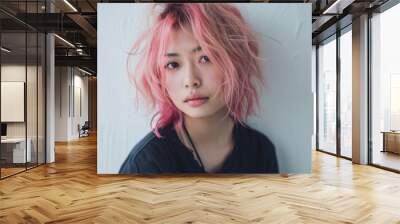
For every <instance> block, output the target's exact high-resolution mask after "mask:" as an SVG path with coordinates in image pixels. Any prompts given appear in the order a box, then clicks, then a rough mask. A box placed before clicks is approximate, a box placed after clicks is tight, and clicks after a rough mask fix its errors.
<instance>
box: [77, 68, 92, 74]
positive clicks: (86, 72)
mask: <svg viewBox="0 0 400 224" xmlns="http://www.w3.org/2000/svg"><path fill="white" fill-rule="evenodd" d="M78 70H79V71H81V72H83V73H85V74H88V75H90V76H91V75H92V73H90V72H88V71H86V70H83V69H81V68H79V67H78Z"/></svg>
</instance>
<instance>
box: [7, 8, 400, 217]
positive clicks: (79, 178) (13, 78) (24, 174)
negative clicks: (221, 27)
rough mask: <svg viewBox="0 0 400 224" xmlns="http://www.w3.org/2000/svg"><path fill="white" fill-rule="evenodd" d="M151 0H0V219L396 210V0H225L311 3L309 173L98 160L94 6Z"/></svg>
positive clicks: (399, 84) (399, 102)
mask: <svg viewBox="0 0 400 224" xmlns="http://www.w3.org/2000/svg"><path fill="white" fill-rule="evenodd" d="M154 2H157V1H130V0H2V1H0V47H1V50H0V52H1V53H0V83H1V85H0V112H1V113H0V124H1V144H0V201H1V203H0V223H58V222H60V223H81V222H88V223H115V222H122V223H400V213H399V209H400V200H397V199H398V198H400V191H399V189H400V176H399V175H400V65H399V63H398V52H400V42H399V41H398V40H400V31H399V29H398V24H399V22H400V2H399V1H397V0H291V1H274V0H266V1H259V0H254V1H230V3H234V2H235V3H238V2H241V3H246V4H294V5H295V4H306V5H308V6H309V11H310V13H311V14H312V15H311V18H312V19H311V21H310V23H311V26H312V30H311V33H310V34H309V35H310V38H311V40H312V42H311V43H310V45H309V46H308V47H310V48H312V54H311V55H309V57H310V58H311V62H312V63H311V70H312V72H311V74H310V77H311V78H310V80H311V82H312V84H311V90H310V92H311V94H312V98H313V119H312V120H313V121H312V122H313V123H312V127H313V133H312V139H311V142H312V147H311V148H310V149H309V150H310V152H311V172H310V173H301V174H300V173H279V174H223V175H222V174H216V173H211V174H210V173H209V174H208V175H201V174H197V175H196V174H182V175H173V174H169V175H146V174H141V175H110V174H101V173H100V174H99V172H98V171H99V167H98V163H99V158H100V157H99V154H98V148H99V142H100V141H103V140H104V139H101V138H100V137H99V136H102V135H101V132H103V133H106V131H107V130H106V129H104V126H101V121H100V120H98V116H97V115H98V114H101V112H102V111H98V108H101V106H104V105H101V104H102V103H103V102H104V99H103V101H102V98H101V97H98V95H97V94H98V89H97V83H98V81H97V80H98V79H100V78H101V76H100V75H99V77H98V74H99V70H98V61H97V60H98V55H97V48H98V43H97V41H98V39H97V38H98V37H99V33H100V32H101V27H98V19H99V18H98V14H97V13H98V6H99V5H100V4H151V3H154ZM213 2H214V3H218V4H229V3H227V1H213ZM164 3H165V2H164ZM192 4H193V3H192ZM284 19H285V18H277V20H276V23H279V20H284ZM127 23H128V22H127ZM133 29H134V28H133ZM124 38H128V37H124ZM276 41H277V42H279V40H276ZM99 49H102V48H100V46H99ZM106 53H107V52H100V51H99V54H103V55H104V54H106ZM108 60H109V62H110V63H113V60H114V59H113V58H109V59H108ZM107 75H110V76H116V75H121V74H107ZM99 88H100V87H99ZM282 88H284V87H282ZM99 92H100V91H99ZM108 92H109V94H113V90H112V89H110V90H108ZM115 101H116V102H119V101H118V99H117V98H116V99H115ZM309 109H310V110H311V108H309ZM106 116H115V117H117V118H118V116H119V115H118V114H110V115H106ZM99 117H104V116H99ZM97 126H99V128H98V127H97ZM310 127H311V124H310ZM110 128H116V127H112V126H111V127H110ZM134 128H135V127H132V129H134ZM118 134H119V135H122V136H124V137H126V138H129V137H130V136H129V135H128V134H127V133H118ZM285 139H287V140H288V141H290V139H291V137H290V136H285ZM107 148H108V151H109V152H110V153H118V151H117V149H115V148H113V144H111V143H110V144H109V145H107Z"/></svg>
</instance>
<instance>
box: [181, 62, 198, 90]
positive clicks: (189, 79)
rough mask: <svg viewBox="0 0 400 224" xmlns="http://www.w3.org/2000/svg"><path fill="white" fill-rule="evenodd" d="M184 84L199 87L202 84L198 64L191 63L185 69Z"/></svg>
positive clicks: (187, 86)
mask: <svg viewBox="0 0 400 224" xmlns="http://www.w3.org/2000/svg"><path fill="white" fill-rule="evenodd" d="M185 73H186V74H185V79H184V86H185V88H199V87H200V86H201V79H200V76H199V72H198V70H197V68H196V66H194V65H192V64H191V63H189V65H188V66H187V69H186V71H185Z"/></svg>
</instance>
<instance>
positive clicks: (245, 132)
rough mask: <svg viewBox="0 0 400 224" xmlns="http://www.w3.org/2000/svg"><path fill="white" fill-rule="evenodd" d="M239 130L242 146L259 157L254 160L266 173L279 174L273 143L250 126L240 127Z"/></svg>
mask: <svg viewBox="0 0 400 224" xmlns="http://www.w3.org/2000/svg"><path fill="white" fill-rule="evenodd" d="M239 129H240V130H239V132H240V135H239V136H240V138H241V140H240V141H241V142H242V145H244V147H246V150H249V151H251V152H252V153H254V155H257V157H256V158H254V159H256V160H258V161H259V164H260V165H261V166H263V169H264V170H265V172H267V173H278V159H277V155H276V150H275V145H274V144H273V142H272V141H271V140H270V139H269V138H268V137H267V136H266V135H265V134H263V133H262V132H260V131H258V130H256V129H253V128H251V127H250V126H248V125H240V127H239Z"/></svg>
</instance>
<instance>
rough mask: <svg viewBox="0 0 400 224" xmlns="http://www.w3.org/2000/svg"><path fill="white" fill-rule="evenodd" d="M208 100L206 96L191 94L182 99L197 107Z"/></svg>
mask: <svg viewBox="0 0 400 224" xmlns="http://www.w3.org/2000/svg"><path fill="white" fill-rule="evenodd" d="M207 101H208V97H202V96H191V97H188V98H186V99H185V100H184V102H185V103H187V104H188V105H189V106H191V107H199V106H201V105H203V104H205V103H206V102H207Z"/></svg>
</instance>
